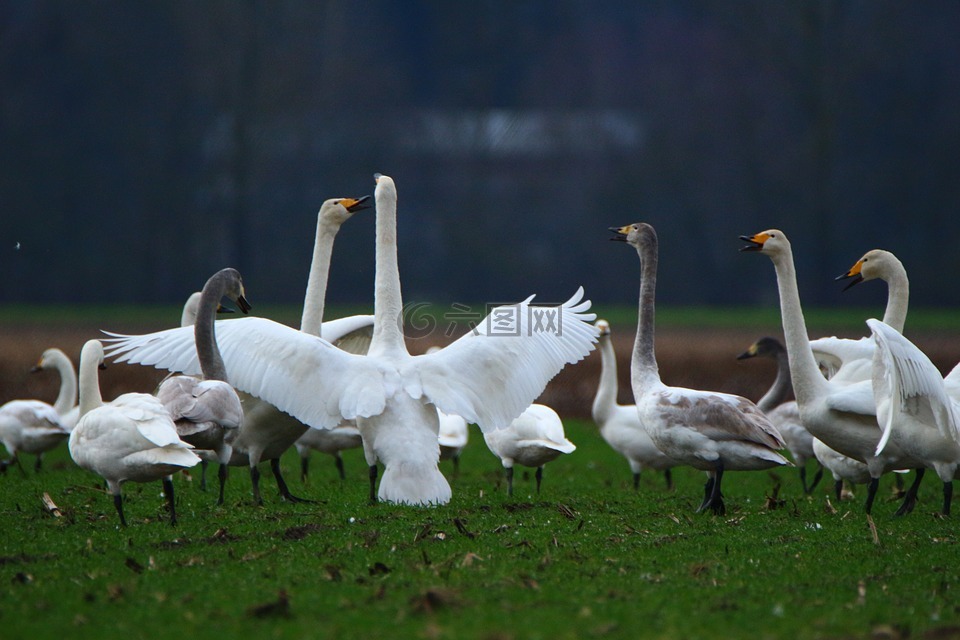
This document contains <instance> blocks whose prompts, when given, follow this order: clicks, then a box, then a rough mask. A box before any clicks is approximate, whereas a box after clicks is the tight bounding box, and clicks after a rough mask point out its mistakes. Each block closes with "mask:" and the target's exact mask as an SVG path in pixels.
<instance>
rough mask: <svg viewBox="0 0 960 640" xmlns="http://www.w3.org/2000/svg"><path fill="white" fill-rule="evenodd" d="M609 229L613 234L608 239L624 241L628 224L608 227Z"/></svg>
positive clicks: (628, 227) (628, 231)
mask: <svg viewBox="0 0 960 640" xmlns="http://www.w3.org/2000/svg"><path fill="white" fill-rule="evenodd" d="M608 229H609V230H610V231H613V233H614V234H616V235H614V236H613V237H612V238H610V240H615V241H618V242H626V241H627V234H628V233H630V225H627V226H626V227H608Z"/></svg>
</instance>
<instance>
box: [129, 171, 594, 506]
mask: <svg viewBox="0 0 960 640" xmlns="http://www.w3.org/2000/svg"><path fill="white" fill-rule="evenodd" d="M396 202H397V192H396V187H395V185H394V183H393V180H392V179H391V178H389V177H387V176H381V177H379V179H378V182H377V189H376V203H377V247H376V258H377V270H376V279H375V280H376V281H375V298H374V309H375V313H374V317H375V321H374V333H373V338H372V342H371V344H370V351H369V354H368V355H367V356H359V355H354V354H349V353H346V352H344V351H342V350H340V349H337V348H336V347H335V346H334V345H332V344H331V343H330V342H328V341H327V340H325V339H321V338H317V337H315V336H311V335H308V334H306V333H304V332H301V331H296V330H294V329H291V328H289V327H286V326H284V325H281V324H279V323H276V322H271V321H270V320H266V319H263V318H241V319H239V320H225V321H220V322H219V323H218V324H217V338H218V343H219V345H220V350H221V352H222V353H223V359H224V363H225V364H226V367H227V374H228V375H229V377H230V381H231V382H232V383H233V384H234V385H236V386H237V387H238V388H240V389H242V390H244V391H246V392H248V393H251V394H253V395H256V396H257V397H260V398H263V399H264V400H267V401H269V402H271V403H273V404H275V405H276V406H277V407H278V408H280V409H281V410H283V411H286V412H288V413H290V414H291V415H293V416H295V417H297V418H298V419H299V420H301V421H303V422H304V423H306V424H308V425H310V426H311V427H314V428H320V429H324V428H331V427H334V426H336V425H337V424H339V423H340V422H341V421H342V420H343V419H346V420H351V419H356V420H357V426H358V427H359V429H360V433H361V434H362V436H363V441H364V453H365V455H366V457H367V462H368V464H370V465H371V466H372V465H373V464H374V463H375V462H376V461H377V460H378V459H379V461H380V462H382V463H383V464H384V473H383V478H382V480H381V482H380V489H379V493H378V495H379V497H380V499H381V500H385V501H388V502H396V503H402V504H418V505H427V504H443V503H445V502H447V501H449V499H450V485H449V484H448V483H447V481H446V479H445V478H444V477H443V474H441V473H440V471H439V469H438V468H437V462H438V459H439V456H440V450H439V449H440V448H439V444H438V440H437V432H438V420H437V411H436V409H437V408H440V409H442V410H443V411H445V412H447V413H454V414H458V415H461V416H463V418H464V419H466V420H467V421H468V422H472V423H476V424H478V425H479V426H480V428H481V429H483V430H491V429H496V428H500V427H504V426H506V425H507V424H509V423H510V421H511V420H512V419H513V418H515V417H516V416H518V415H519V414H520V413H521V412H522V411H523V410H524V409H525V408H527V407H528V406H529V405H530V403H531V402H532V401H533V400H534V399H535V398H536V397H537V396H538V395H539V394H540V393H541V392H542V391H543V389H544V388H545V386H546V384H547V382H548V381H549V380H550V378H552V377H553V376H554V375H556V374H557V373H558V372H559V371H560V370H561V369H562V368H563V367H564V365H566V364H572V363H575V362H578V361H579V360H581V359H582V358H583V357H584V356H585V355H586V354H587V353H589V351H590V350H591V349H592V348H593V343H594V342H595V340H596V337H595V330H594V328H593V326H592V325H590V324H589V323H588V322H587V321H588V320H593V315H592V314H588V313H586V311H587V310H588V309H589V306H590V303H589V301H583V300H582V297H583V291H582V289H581V290H580V291H578V292H577V293H576V295H574V297H573V298H571V299H570V300H568V301H567V302H566V303H564V304H563V305H561V306H552V307H536V306H534V305H532V304H531V300H532V296H531V298H528V299H527V300H524V301H523V302H520V303H517V304H516V305H512V306H509V307H504V308H498V309H495V310H494V311H493V313H492V314H491V316H489V317H488V318H487V319H486V320H484V321H482V322H481V324H480V325H479V326H477V327H476V329H475V330H474V331H472V332H470V333H468V334H466V335H465V336H463V337H462V338H460V339H459V340H457V341H455V342H454V343H452V344H451V345H450V346H448V347H446V348H445V349H443V350H442V351H441V352H440V353H435V354H431V355H422V356H411V355H410V354H409V353H408V352H407V349H406V345H405V344H404V338H403V332H402V330H401V328H400V326H399V323H398V319H399V318H400V317H401V312H402V309H403V300H402V296H401V291H400V275H399V271H398V269H397V244H396V238H397V235H396ZM505 317H506V320H507V321H509V322H508V324H509V326H508V327H506V334H507V335H505V330H504V322H505ZM545 318H549V319H551V320H553V322H552V323H548V322H546V321H545ZM334 322H336V321H334ZM325 325H326V323H325ZM551 327H552V328H551ZM558 327H562V330H559V331H558V330H557V328H558ZM323 331H324V334H325V335H327V327H326V326H324V329H323ZM111 355H115V356H119V357H118V360H120V361H123V360H127V361H130V362H134V363H140V364H147V365H155V366H158V367H162V368H166V369H173V370H178V371H185V372H188V373H192V372H194V371H195V370H196V368H197V361H196V355H195V353H192V352H191V349H190V336H189V335H187V334H185V333H184V330H183V329H171V330H168V331H161V332H157V333H153V334H147V335H143V336H118V337H117V338H116V342H115V343H114V345H113V347H112V349H111ZM246 419H249V415H247V417H246Z"/></svg>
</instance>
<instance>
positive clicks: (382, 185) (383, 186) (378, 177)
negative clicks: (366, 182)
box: [373, 173, 397, 201]
mask: <svg viewBox="0 0 960 640" xmlns="http://www.w3.org/2000/svg"><path fill="white" fill-rule="evenodd" d="M373 179H374V181H375V182H376V183H377V188H376V189H375V190H374V192H373V195H374V198H375V199H376V200H377V201H380V200H382V199H383V198H392V199H393V200H396V199H397V185H395V184H394V183H393V178H391V177H390V176H385V175H383V174H382V173H375V174H373Z"/></svg>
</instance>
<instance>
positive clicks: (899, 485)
mask: <svg viewBox="0 0 960 640" xmlns="http://www.w3.org/2000/svg"><path fill="white" fill-rule="evenodd" d="M893 486H894V489H895V491H894V493H896V494H897V497H898V498H902V497H903V474H901V473H895V474H893Z"/></svg>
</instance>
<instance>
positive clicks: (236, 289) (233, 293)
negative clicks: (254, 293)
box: [204, 267, 253, 313]
mask: <svg viewBox="0 0 960 640" xmlns="http://www.w3.org/2000/svg"><path fill="white" fill-rule="evenodd" d="M214 280H222V281H223V295H224V296H225V297H227V298H229V299H230V300H232V301H233V302H235V303H236V305H237V308H239V309H240V311H242V312H243V313H248V312H249V311H250V309H252V308H253V307H252V306H251V305H250V303H249V302H247V298H246V297H245V295H244V290H243V278H241V277H240V272H239V271H237V270H236V269H231V268H230V267H227V268H226V269H221V270H220V271H218V272H216V273H215V274H213V275H212V276H210V279H209V280H207V285H209V284H210V283H211V282H212V281H214ZM207 285H204V289H206V288H207Z"/></svg>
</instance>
